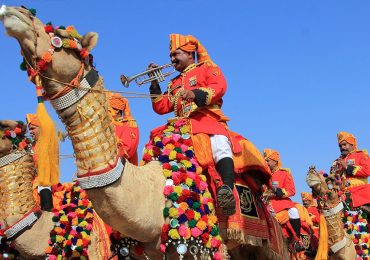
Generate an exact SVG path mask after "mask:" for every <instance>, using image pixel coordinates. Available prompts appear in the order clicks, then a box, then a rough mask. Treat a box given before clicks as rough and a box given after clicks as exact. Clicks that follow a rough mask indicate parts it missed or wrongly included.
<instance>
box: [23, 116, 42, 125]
mask: <svg viewBox="0 0 370 260" xmlns="http://www.w3.org/2000/svg"><path fill="white" fill-rule="evenodd" d="M26 120H27V125H35V126H40V122H39V119H38V118H37V115H36V114H26Z"/></svg>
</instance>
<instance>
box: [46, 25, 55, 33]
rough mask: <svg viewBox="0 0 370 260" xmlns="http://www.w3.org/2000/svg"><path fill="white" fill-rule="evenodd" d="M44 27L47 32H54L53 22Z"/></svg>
mask: <svg viewBox="0 0 370 260" xmlns="http://www.w3.org/2000/svg"><path fill="white" fill-rule="evenodd" d="M44 29H45V32H46V33H52V32H54V27H53V26H52V25H51V24H49V25H45V27H44Z"/></svg>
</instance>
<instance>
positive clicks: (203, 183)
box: [199, 181, 208, 191]
mask: <svg viewBox="0 0 370 260" xmlns="http://www.w3.org/2000/svg"><path fill="white" fill-rule="evenodd" d="M207 187H208V184H207V183H206V182H204V181H201V182H200V185H199V188H200V190H202V191H203V190H206V189H207Z"/></svg>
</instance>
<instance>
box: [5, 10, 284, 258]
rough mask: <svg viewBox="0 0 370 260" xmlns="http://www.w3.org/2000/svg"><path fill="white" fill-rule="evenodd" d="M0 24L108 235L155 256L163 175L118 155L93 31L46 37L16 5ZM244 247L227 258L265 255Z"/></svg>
mask: <svg viewBox="0 0 370 260" xmlns="http://www.w3.org/2000/svg"><path fill="white" fill-rule="evenodd" d="M0 19H1V20H2V22H3V25H4V27H5V29H6V32H7V34H8V35H9V36H11V37H13V38H15V39H16V40H17V41H18V43H19V45H20V47H21V49H22V53H23V55H24V59H25V61H26V63H27V64H28V74H29V76H30V79H31V80H32V81H39V79H41V80H42V86H43V89H44V91H45V96H47V97H49V99H50V100H51V103H52V105H53V107H54V109H55V110H56V112H57V114H58V116H59V118H60V119H61V120H62V122H63V123H64V124H65V127H66V129H67V132H68V135H69V137H70V139H71V140H72V145H73V148H74V155H75V158H76V165H77V179H78V181H79V184H80V185H81V187H82V188H84V189H86V190H87V193H88V196H89V199H90V200H91V201H92V202H93V205H94V209H95V210H96V212H97V213H98V215H99V216H100V217H101V218H102V219H103V220H104V222H105V223H107V224H108V225H110V226H111V227H112V228H113V229H114V230H117V231H119V232H120V233H122V234H123V235H125V236H128V237H131V238H133V239H135V240H137V241H140V242H142V243H143V245H144V247H145V253H146V255H148V256H149V257H151V258H154V259H156V257H160V256H162V254H160V255H159V253H160V251H159V250H158V248H159V244H160V241H161V238H160V237H161V233H162V227H163V226H164V224H165V219H164V217H163V214H164V213H163V209H164V208H165V206H166V203H167V202H166V200H165V197H164V195H163V191H164V187H165V184H166V178H165V177H164V175H163V168H162V165H161V164H160V162H159V161H150V162H148V163H147V164H146V165H144V166H135V165H132V164H131V163H129V162H128V161H126V160H125V159H121V158H118V151H117V141H116V137H115V132H114V128H113V125H112V124H111V117H110V114H109V113H108V107H107V102H106V95H104V82H103V79H102V77H100V76H99V75H98V74H97V72H96V71H95V70H94V68H93V67H92V65H91V64H90V61H89V52H90V51H91V50H92V49H93V48H94V46H95V45H96V43H97V38H98V34H97V33H94V32H90V33H87V34H86V35H85V36H83V37H82V36H79V35H78V33H77V32H76V31H74V30H73V29H71V28H67V29H62V28H57V29H56V30H54V31H52V32H51V31H49V32H47V30H48V29H47V27H45V24H43V23H42V22H41V21H40V20H39V19H38V18H36V17H35V16H34V15H33V14H32V13H31V12H30V11H29V10H27V9H25V8H24V7H5V6H2V8H1V9H0ZM49 29H50V27H49ZM76 35H77V36H76ZM60 38H63V39H67V40H68V39H69V40H68V42H67V44H66V46H67V47H66V46H65V45H64V43H63V45H62V46H63V47H61V44H60V42H61V39H60ZM71 41H72V42H71ZM38 78H39V79H38ZM37 83H39V82H37ZM71 89H72V90H71ZM69 90H70V91H69ZM138 187H140V188H138ZM143 191H145V192H143ZM167 224H168V223H167ZM280 233H281V232H280ZM281 239H282V237H281ZM234 248H237V247H235V246H234ZM245 248H247V250H249V251H250V252H246V251H243V252H242V253H238V252H237V253H235V255H240V256H242V255H244V256H245V255H256V254H257V253H255V252H257V251H259V252H260V253H261V254H263V255H265V256H266V255H267V256H266V257H264V256H259V257H258V259H268V258H271V257H268V255H270V252H269V249H268V248H267V249H266V248H265V246H262V247H256V246H248V245H247V246H246V247H245ZM180 249H182V248H180ZM256 249H261V250H256ZM178 250H179V248H178ZM272 255H273V254H272ZM283 257H284V256H280V257H278V258H283ZM171 259H174V258H171ZM235 259H238V258H237V257H236V258H235Z"/></svg>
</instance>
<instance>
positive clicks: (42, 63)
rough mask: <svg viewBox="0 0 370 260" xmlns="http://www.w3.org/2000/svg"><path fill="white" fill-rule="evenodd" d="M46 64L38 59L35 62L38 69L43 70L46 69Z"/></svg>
mask: <svg viewBox="0 0 370 260" xmlns="http://www.w3.org/2000/svg"><path fill="white" fill-rule="evenodd" d="M46 65H47V63H46V61H44V60H39V61H38V62H37V67H38V68H39V70H40V71H45V70H46Z"/></svg>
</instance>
